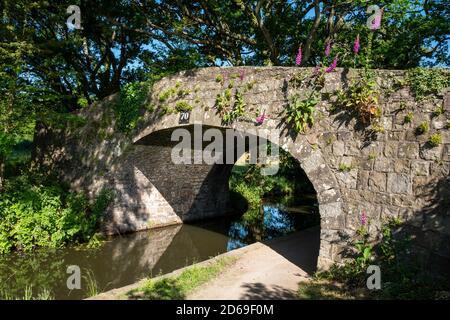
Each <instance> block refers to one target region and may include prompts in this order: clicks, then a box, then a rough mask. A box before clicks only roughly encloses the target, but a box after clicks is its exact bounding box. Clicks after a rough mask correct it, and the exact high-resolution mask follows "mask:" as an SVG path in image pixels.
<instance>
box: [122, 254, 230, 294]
mask: <svg viewBox="0 0 450 320" xmlns="http://www.w3.org/2000/svg"><path fill="white" fill-rule="evenodd" d="M235 262H236V258H234V257H221V258H218V259H215V260H213V261H210V262H208V263H207V264H204V265H200V266H195V265H194V266H191V267H188V268H187V269H185V270H184V271H182V272H181V273H180V274H179V275H176V276H173V277H163V278H159V279H155V280H153V279H150V280H148V281H147V283H145V285H143V286H142V287H141V288H138V289H135V290H131V291H130V292H128V293H127V297H128V298H129V299H144V300H182V299H185V298H186V296H187V295H188V294H189V293H191V292H192V291H194V290H195V289H196V288H198V287H199V286H201V285H203V284H205V283H207V282H208V281H210V280H212V279H214V278H215V277H216V276H218V275H219V274H220V273H222V272H223V271H224V270H225V269H226V268H229V267H230V266H232V265H233V264H234V263H235Z"/></svg>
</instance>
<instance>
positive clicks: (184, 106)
mask: <svg viewBox="0 0 450 320" xmlns="http://www.w3.org/2000/svg"><path fill="white" fill-rule="evenodd" d="M175 110H177V111H178V112H181V111H190V110H192V106H191V105H190V104H189V103H188V102H186V101H178V102H177V103H176V104H175Z"/></svg>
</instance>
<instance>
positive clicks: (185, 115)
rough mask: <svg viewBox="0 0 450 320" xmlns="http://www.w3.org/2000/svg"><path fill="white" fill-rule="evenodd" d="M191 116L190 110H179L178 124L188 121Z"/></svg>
mask: <svg viewBox="0 0 450 320" xmlns="http://www.w3.org/2000/svg"><path fill="white" fill-rule="evenodd" d="M190 118H191V112H190V111H181V112H180V119H179V120H178V123H179V124H184V123H189V119H190Z"/></svg>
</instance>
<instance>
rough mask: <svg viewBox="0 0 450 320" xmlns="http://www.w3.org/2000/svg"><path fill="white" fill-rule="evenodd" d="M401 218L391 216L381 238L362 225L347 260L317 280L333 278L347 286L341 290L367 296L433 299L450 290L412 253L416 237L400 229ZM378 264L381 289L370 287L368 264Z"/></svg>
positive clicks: (349, 294) (322, 274) (352, 242)
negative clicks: (429, 273) (372, 234)
mask: <svg viewBox="0 0 450 320" xmlns="http://www.w3.org/2000/svg"><path fill="white" fill-rule="evenodd" d="M400 227H401V221H400V220H399V219H391V220H389V221H388V222H387V223H385V224H384V225H383V226H382V230H381V234H382V238H381V240H380V241H379V242H378V243H377V242H373V241H370V240H369V239H370V237H369V234H368V231H367V230H368V224H365V225H362V226H361V227H360V228H359V229H358V231H357V233H356V236H355V238H354V239H353V240H352V241H351V243H350V244H351V246H352V250H351V253H349V254H347V255H346V258H347V259H346V260H345V261H344V263H343V264H340V265H337V264H336V265H333V266H332V267H331V268H330V270H329V271H326V272H320V273H317V274H316V275H315V278H316V279H317V280H324V279H327V280H331V281H334V282H336V281H337V282H338V283H340V284H343V285H344V286H345V289H344V290H342V287H341V288H339V290H338V292H339V293H341V294H342V291H344V294H345V295H346V296H355V295H357V293H358V292H359V293H360V294H361V295H362V297H363V298H381V299H430V298H434V297H436V295H437V294H438V292H439V291H440V290H448V288H449V287H450V283H448V281H447V282H445V281H439V280H435V279H432V278H430V277H429V275H428V274H427V273H426V272H425V271H424V270H422V269H421V267H420V264H419V261H418V260H417V259H416V256H414V255H411V254H409V252H410V250H411V241H412V238H411V237H410V236H408V235H407V234H406V233H399V230H401V228H400ZM369 265H378V266H379V267H380V269H381V270H382V272H383V273H382V280H383V283H382V286H381V290H377V291H368V290H367V289H366V279H367V273H366V270H367V267H368V266H369Z"/></svg>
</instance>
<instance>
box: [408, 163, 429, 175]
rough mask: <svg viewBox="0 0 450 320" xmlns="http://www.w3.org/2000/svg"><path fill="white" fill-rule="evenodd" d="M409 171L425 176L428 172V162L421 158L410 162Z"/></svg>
mask: <svg viewBox="0 0 450 320" xmlns="http://www.w3.org/2000/svg"><path fill="white" fill-rule="evenodd" d="M411 173H412V174H413V175H416V176H427V175H429V174H430V163H429V162H427V161H422V160H413V161H412V162H411Z"/></svg>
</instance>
